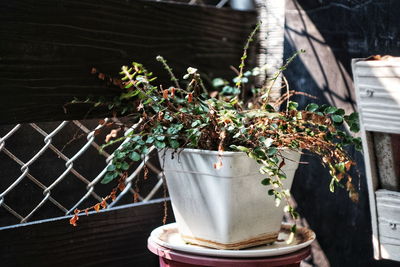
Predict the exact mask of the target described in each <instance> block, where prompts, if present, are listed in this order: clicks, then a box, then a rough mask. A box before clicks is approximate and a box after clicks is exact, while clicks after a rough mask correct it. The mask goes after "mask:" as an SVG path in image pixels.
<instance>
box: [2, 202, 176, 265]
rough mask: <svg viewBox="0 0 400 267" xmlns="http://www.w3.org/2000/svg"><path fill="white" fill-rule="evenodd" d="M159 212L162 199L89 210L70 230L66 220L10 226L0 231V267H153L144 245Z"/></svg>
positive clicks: (155, 260) (153, 258)
mask: <svg viewBox="0 0 400 267" xmlns="http://www.w3.org/2000/svg"><path fill="white" fill-rule="evenodd" d="M167 203H168V212H169V216H168V222H171V221H174V219H173V217H172V214H171V211H172V210H171V207H170V206H169V201H168V202H167ZM163 214H164V203H163V200H158V201H151V202H150V203H146V204H144V203H139V204H130V205H126V206H120V207H118V208H116V209H114V210H112V211H101V212H99V213H93V212H92V213H91V214H90V215H89V216H85V215H83V216H81V217H80V219H79V220H78V226H76V227H72V226H71V225H69V223H68V220H69V219H70V216H68V217H64V218H58V219H56V220H47V221H42V222H40V221H39V222H38V223H33V224H28V225H19V226H14V227H10V228H8V229H5V230H1V231H0V242H1V244H2V245H1V246H0V265H1V266H3V267H27V266H40V267H45V266H49V267H54V266H65V267H71V266H79V267H81V266H82V267H83V266H116V267H117V266H118V267H119V266H127V267H128V266H129V267H132V266H137V267H142V266H143V267H156V266H158V258H157V257H156V256H155V255H153V254H152V253H151V252H149V251H148V250H147V249H146V244H147V238H148V237H149V234H150V232H151V231H152V230H153V229H154V228H156V227H158V226H160V225H162V220H163Z"/></svg>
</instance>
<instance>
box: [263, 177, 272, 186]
mask: <svg viewBox="0 0 400 267" xmlns="http://www.w3.org/2000/svg"><path fill="white" fill-rule="evenodd" d="M261 184H263V185H270V184H271V178H265V179H264V180H262V181H261Z"/></svg>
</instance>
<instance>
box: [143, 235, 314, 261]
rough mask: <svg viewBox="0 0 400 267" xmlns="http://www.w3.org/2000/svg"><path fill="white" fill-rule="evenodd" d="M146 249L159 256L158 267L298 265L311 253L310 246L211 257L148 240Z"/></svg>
mask: <svg viewBox="0 0 400 267" xmlns="http://www.w3.org/2000/svg"><path fill="white" fill-rule="evenodd" d="M147 247H148V249H149V250H150V251H151V252H153V253H154V254H156V255H158V256H159V260H160V267H199V266H202V267H206V266H207V267H266V266H286V267H295V266H300V262H301V261H302V260H303V259H305V258H306V257H308V256H309V255H310V253H311V249H310V246H308V247H306V248H303V249H301V250H298V251H296V252H293V253H290V254H287V255H280V256H275V257H266V258H212V257H207V256H197V255H195V254H189V253H184V252H178V251H174V250H171V249H168V248H164V247H162V246H160V245H158V244H156V243H155V242H153V241H151V240H148V243H147Z"/></svg>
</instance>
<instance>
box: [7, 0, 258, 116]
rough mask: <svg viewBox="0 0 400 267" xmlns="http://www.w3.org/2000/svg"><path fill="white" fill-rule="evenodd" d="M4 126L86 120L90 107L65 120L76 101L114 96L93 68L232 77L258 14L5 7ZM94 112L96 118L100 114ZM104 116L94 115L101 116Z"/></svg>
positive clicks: (144, 4)
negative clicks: (165, 67) (134, 64)
mask: <svg viewBox="0 0 400 267" xmlns="http://www.w3.org/2000/svg"><path fill="white" fill-rule="evenodd" d="M0 12H1V14H2V15H1V16H0V36H1V42H0V77H1V78H0V124H8V123H15V122H31V121H52V120H63V119H67V118H68V119H72V118H82V117H83V116H84V114H85V113H86V111H87V110H88V107H83V108H77V109H73V110H71V111H70V112H68V114H66V115H65V114H64V112H63V109H62V105H63V104H65V103H66V102H67V101H70V100H72V98H73V97H74V96H77V97H81V98H85V97H86V96H87V95H88V94H91V95H95V96H99V95H105V96H110V95H113V94H115V91H113V90H110V89H109V88H108V86H107V85H104V82H102V81H99V80H98V79H97V78H96V77H94V76H93V75H91V74H90V71H91V69H92V67H96V68H97V69H98V70H99V71H101V72H105V73H108V74H110V75H112V76H117V73H118V70H119V69H120V66H121V65H124V64H129V63H130V62H131V61H132V60H134V61H138V62H141V63H143V64H145V65H146V66H147V67H148V68H149V69H151V70H152V71H154V72H155V73H156V74H157V76H159V78H160V79H159V81H160V82H161V81H166V80H169V79H168V78H167V77H166V75H165V72H164V71H162V68H161V66H160V64H159V62H156V61H155V57H156V56H157V55H158V54H161V55H163V56H164V57H165V58H166V59H167V60H168V61H169V63H170V64H171V65H172V66H173V68H174V69H175V71H176V73H177V74H179V75H178V76H181V75H180V74H183V72H184V71H185V69H186V68H187V67H188V66H194V67H197V68H199V69H200V70H202V71H203V72H205V73H206V74H207V76H208V77H212V76H214V77H215V76H227V75H233V72H232V71H231V70H230V69H229V66H230V65H237V64H238V62H239V60H240V55H241V52H242V47H243V44H244V42H245V40H246V38H247V36H248V34H249V33H250V31H251V28H252V27H253V26H254V24H255V22H256V17H257V16H256V14H255V13H254V12H240V11H234V10H230V9H217V8H215V7H212V6H194V5H186V4H173V3H160V2H155V1H139V0H137V1H117V0H105V1H101V2H99V1H96V0H82V1H74V0H61V1H50V0H43V1H39V2H38V1H34V0H20V1H1V2H0ZM95 115H96V113H92V116H95ZM103 115H104V113H101V112H100V113H97V116H100V117H101V116H103Z"/></svg>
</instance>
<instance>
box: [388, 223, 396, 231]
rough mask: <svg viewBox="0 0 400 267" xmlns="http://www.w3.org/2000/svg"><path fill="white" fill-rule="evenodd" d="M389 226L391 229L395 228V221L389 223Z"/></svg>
mask: <svg viewBox="0 0 400 267" xmlns="http://www.w3.org/2000/svg"><path fill="white" fill-rule="evenodd" d="M389 226H390V228H391V229H392V230H396V229H397V224H395V223H389Z"/></svg>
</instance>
